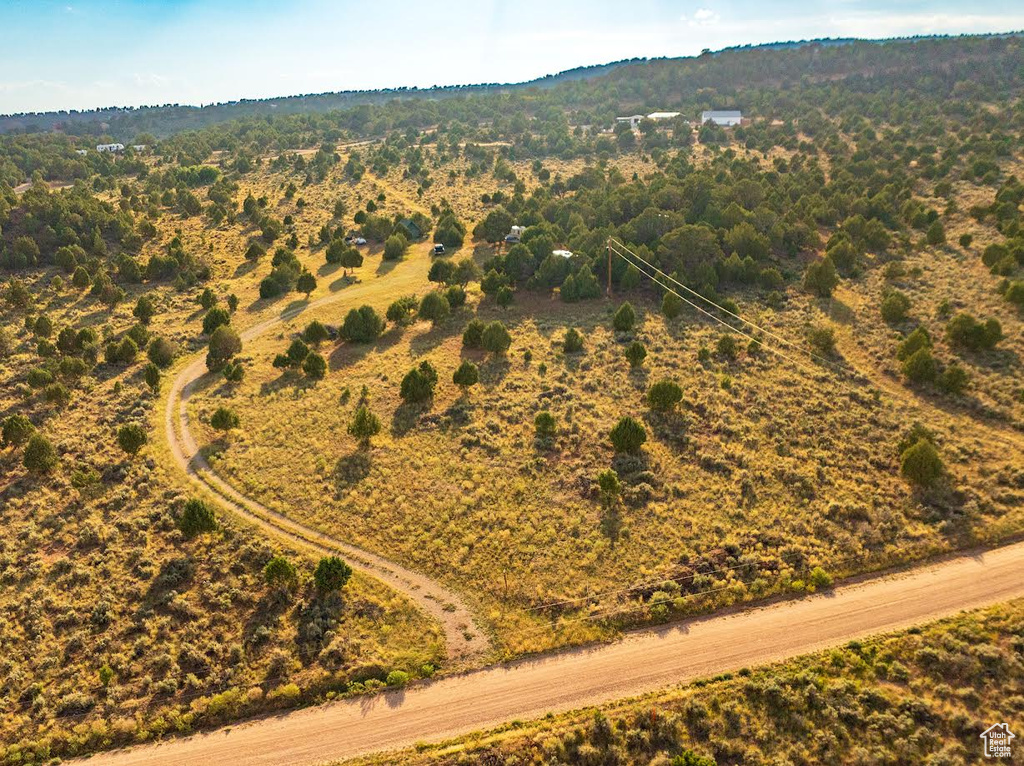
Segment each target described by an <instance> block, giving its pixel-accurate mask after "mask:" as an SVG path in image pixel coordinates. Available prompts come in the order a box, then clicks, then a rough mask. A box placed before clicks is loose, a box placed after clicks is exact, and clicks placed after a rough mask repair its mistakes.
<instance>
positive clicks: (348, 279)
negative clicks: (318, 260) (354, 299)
mask: <svg viewBox="0 0 1024 766" xmlns="http://www.w3.org/2000/svg"><path fill="white" fill-rule="evenodd" d="M359 281H360V280H359V277H357V276H356V275H355V274H342V275H341V276H340V277H338V278H337V279H335V280H334V281H333V282H331V284H329V285H328V286H327V289H328V290H329V291H330V292H332V293H336V292H338V290H344V289H345V288H346V287H351V286H352V285H355V284H358V283H359Z"/></svg>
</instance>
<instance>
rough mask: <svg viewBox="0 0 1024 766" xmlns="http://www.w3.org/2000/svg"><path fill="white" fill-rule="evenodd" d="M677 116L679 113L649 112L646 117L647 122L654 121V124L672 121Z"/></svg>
mask: <svg viewBox="0 0 1024 766" xmlns="http://www.w3.org/2000/svg"><path fill="white" fill-rule="evenodd" d="M678 116H679V112H651V113H650V114H649V115H647V119H648V120H654V121H655V122H662V121H664V120H673V119H675V118H676V117H678Z"/></svg>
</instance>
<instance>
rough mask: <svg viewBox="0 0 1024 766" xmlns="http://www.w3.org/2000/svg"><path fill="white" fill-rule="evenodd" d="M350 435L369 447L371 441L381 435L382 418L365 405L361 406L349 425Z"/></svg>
mask: <svg viewBox="0 0 1024 766" xmlns="http://www.w3.org/2000/svg"><path fill="white" fill-rule="evenodd" d="M348 433H349V435H350V436H352V437H354V438H355V439H357V440H358V441H359V443H360V444H363V445H369V443H370V439H372V438H373V437H374V436H376V435H377V434H379V433H380V418H378V417H377V416H376V415H375V414H374V413H373V412H372V411H371V410H370V408H369V407H367V406H366V405H365V404H361V405H359V408H358V409H356V411H355V414H354V415H353V416H352V420H351V422H350V423H349V424H348Z"/></svg>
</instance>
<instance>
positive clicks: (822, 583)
mask: <svg viewBox="0 0 1024 766" xmlns="http://www.w3.org/2000/svg"><path fill="white" fill-rule="evenodd" d="M807 581H808V582H809V583H810V584H811V585H813V586H814V587H815V588H816V589H817V590H822V589H823V588H830V587H832V575H830V574H829V573H828V572H826V571H825V570H824V569H822V568H821V567H814V569H812V570H811V572H810V574H809V575H808V577H807Z"/></svg>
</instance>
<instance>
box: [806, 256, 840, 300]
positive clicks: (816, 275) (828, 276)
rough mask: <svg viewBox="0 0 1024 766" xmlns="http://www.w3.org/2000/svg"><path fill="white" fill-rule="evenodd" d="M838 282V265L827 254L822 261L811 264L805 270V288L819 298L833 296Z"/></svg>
mask: <svg viewBox="0 0 1024 766" xmlns="http://www.w3.org/2000/svg"><path fill="white" fill-rule="evenodd" d="M838 284H839V276H838V275H837V274H836V266H835V264H834V263H833V262H832V259H831V258H829V257H828V256H827V255H826V256H825V257H824V258H822V259H821V260H820V261H815V262H814V263H812V264H810V265H809V266H808V267H807V271H806V272H804V289H805V290H807V292H809V293H812V294H813V295H817V296H818V297H819V298H828V297H829V296H831V295H832V291H833V290H835V288H836V285H838Z"/></svg>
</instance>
